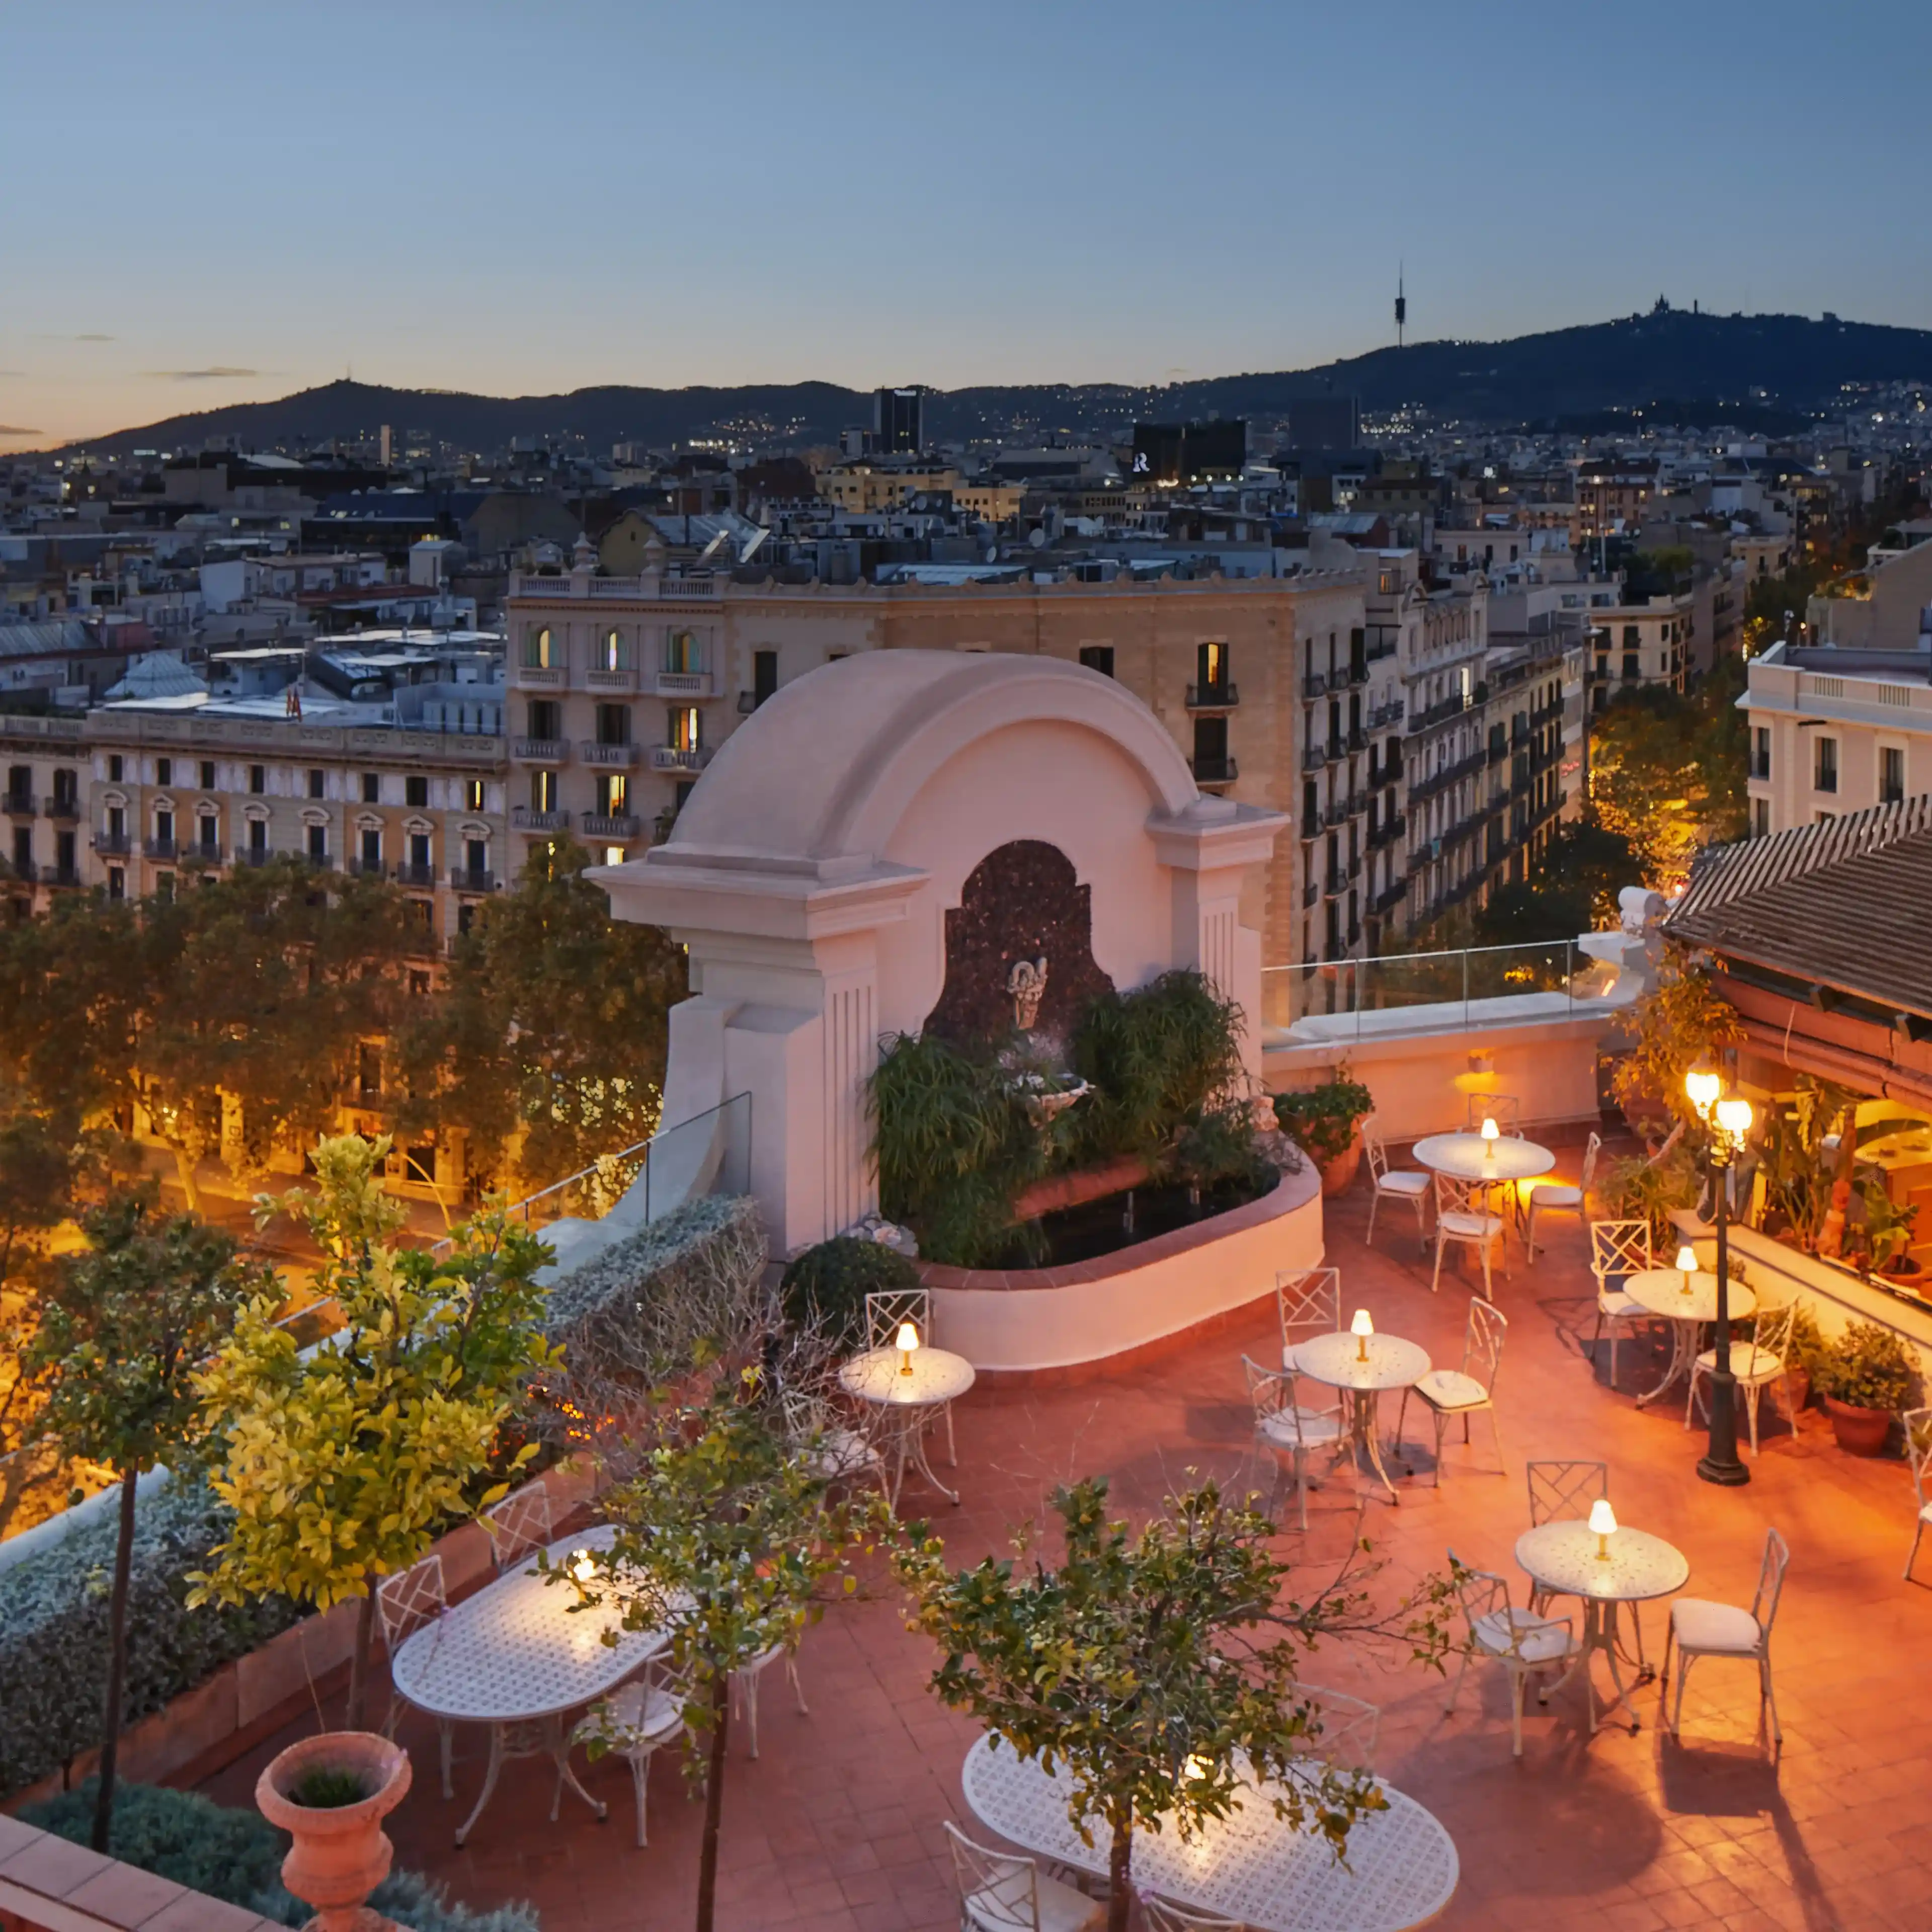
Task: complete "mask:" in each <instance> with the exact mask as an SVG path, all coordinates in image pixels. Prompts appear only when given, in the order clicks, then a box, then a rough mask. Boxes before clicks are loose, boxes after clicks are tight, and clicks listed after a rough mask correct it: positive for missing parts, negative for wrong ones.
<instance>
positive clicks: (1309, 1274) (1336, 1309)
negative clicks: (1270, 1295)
mask: <svg viewBox="0 0 1932 1932" xmlns="http://www.w3.org/2000/svg"><path fill="white" fill-rule="evenodd" d="M1274 1306H1275V1313H1276V1314H1277V1316H1279V1317H1280V1321H1281V1365H1282V1367H1283V1368H1284V1369H1286V1370H1288V1371H1289V1373H1291V1374H1292V1373H1294V1372H1295V1345H1296V1343H1299V1342H1312V1341H1313V1340H1314V1339H1315V1338H1316V1337H1317V1336H1318V1335H1332V1334H1334V1332H1335V1331H1336V1330H1337V1329H1338V1328H1340V1327H1341V1325H1342V1271H1341V1270H1340V1268H1286V1269H1284V1270H1283V1271H1282V1272H1281V1273H1280V1274H1277V1276H1276V1277H1275V1278H1274Z"/></svg>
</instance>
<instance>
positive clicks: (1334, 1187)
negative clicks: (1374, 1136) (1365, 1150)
mask: <svg viewBox="0 0 1932 1932" xmlns="http://www.w3.org/2000/svg"><path fill="white" fill-rule="evenodd" d="M1361 1165H1362V1130H1361V1128H1360V1127H1358V1128H1357V1129H1356V1130H1355V1136H1354V1138H1353V1139H1352V1140H1351V1141H1350V1142H1349V1145H1347V1146H1346V1148H1343V1150H1342V1151H1341V1152H1340V1154H1337V1156H1336V1157H1335V1158H1334V1160H1325V1161H1319V1162H1317V1163H1316V1166H1319V1168H1320V1169H1321V1170H1322V1195H1323V1196H1324V1197H1325V1198H1326V1197H1327V1196H1329V1195H1331V1194H1346V1193H1347V1192H1348V1191H1349V1189H1350V1188H1351V1187H1353V1186H1354V1185H1355V1175H1356V1174H1357V1172H1358V1171H1359V1169H1361Z"/></svg>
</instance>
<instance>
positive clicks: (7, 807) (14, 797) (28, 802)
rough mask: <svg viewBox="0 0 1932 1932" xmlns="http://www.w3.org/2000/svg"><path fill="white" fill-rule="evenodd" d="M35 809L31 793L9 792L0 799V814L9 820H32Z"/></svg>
mask: <svg viewBox="0 0 1932 1932" xmlns="http://www.w3.org/2000/svg"><path fill="white" fill-rule="evenodd" d="M36 810H37V806H36V805H35V804H34V795H33V793H31V792H26V791H10V792H8V793H6V794H5V796H4V798H0V811H4V812H5V813H6V814H7V817H10V818H31V817H33V816H34V812H35V811H36Z"/></svg>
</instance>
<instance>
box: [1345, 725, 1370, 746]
mask: <svg viewBox="0 0 1932 1932" xmlns="http://www.w3.org/2000/svg"><path fill="white" fill-rule="evenodd" d="M1368 748H1369V733H1368V729H1367V727H1366V726H1365V725H1361V724H1352V725H1350V726H1349V750H1350V751H1367V749H1368Z"/></svg>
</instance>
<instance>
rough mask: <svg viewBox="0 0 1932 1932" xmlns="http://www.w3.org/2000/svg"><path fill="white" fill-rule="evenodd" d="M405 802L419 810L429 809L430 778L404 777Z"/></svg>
mask: <svg viewBox="0 0 1932 1932" xmlns="http://www.w3.org/2000/svg"><path fill="white" fill-rule="evenodd" d="M403 802H404V804H405V805H414V806H415V807H416V809H417V810H418V811H425V810H427V809H428V805H429V780H428V778H405V779H404V781H403Z"/></svg>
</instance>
